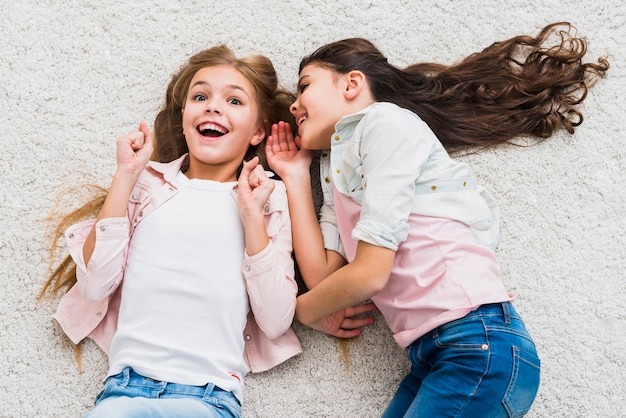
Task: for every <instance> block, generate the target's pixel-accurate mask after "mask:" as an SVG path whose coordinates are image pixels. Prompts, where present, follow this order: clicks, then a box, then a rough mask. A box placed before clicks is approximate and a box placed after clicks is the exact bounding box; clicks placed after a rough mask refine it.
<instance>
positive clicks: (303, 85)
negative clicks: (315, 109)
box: [298, 84, 309, 94]
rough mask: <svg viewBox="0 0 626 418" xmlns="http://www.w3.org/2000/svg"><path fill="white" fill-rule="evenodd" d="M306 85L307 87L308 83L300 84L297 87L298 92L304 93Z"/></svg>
mask: <svg viewBox="0 0 626 418" xmlns="http://www.w3.org/2000/svg"><path fill="white" fill-rule="evenodd" d="M307 87H309V85H308V84H300V87H299V88H298V91H300V94H302V93H304V90H306V88H307Z"/></svg>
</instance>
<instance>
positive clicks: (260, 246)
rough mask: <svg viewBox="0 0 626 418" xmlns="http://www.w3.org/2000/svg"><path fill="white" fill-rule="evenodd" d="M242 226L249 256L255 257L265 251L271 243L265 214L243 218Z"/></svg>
mask: <svg viewBox="0 0 626 418" xmlns="http://www.w3.org/2000/svg"><path fill="white" fill-rule="evenodd" d="M242 224H243V231H244V237H245V245H246V253H247V254H248V255H249V256H253V255H255V254H258V253H260V252H261V251H263V250H264V249H265V248H266V247H267V246H268V244H269V243H270V239H269V236H268V235H267V229H266V227H265V218H264V215H263V213H261V212H259V213H258V214H254V215H245V216H243V217H242Z"/></svg>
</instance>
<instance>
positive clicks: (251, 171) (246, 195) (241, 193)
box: [237, 157, 274, 216]
mask: <svg viewBox="0 0 626 418" xmlns="http://www.w3.org/2000/svg"><path fill="white" fill-rule="evenodd" d="M273 190H274V182H273V181H272V180H271V179H270V178H269V177H268V176H267V173H266V172H265V170H263V166H262V165H261V164H259V158H258V157H254V158H253V159H251V160H250V161H247V162H244V163H243V168H242V169H241V174H240V175H239V180H238V183H237V200H238V204H239V212H240V214H241V215H242V216H247V215H254V214H262V210H263V207H264V206H265V204H266V203H267V201H268V199H269V197H270V195H271V194H272V191H273Z"/></svg>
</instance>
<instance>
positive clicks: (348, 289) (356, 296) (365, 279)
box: [296, 241, 395, 325]
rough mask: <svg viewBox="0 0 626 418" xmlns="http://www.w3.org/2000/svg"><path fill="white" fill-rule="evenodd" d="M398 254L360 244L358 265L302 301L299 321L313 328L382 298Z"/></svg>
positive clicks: (350, 266) (298, 308)
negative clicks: (321, 320) (314, 325)
mask: <svg viewBox="0 0 626 418" xmlns="http://www.w3.org/2000/svg"><path fill="white" fill-rule="evenodd" d="M394 257H395V251H392V250H390V249H387V248H382V247H378V246H375V245H371V244H367V243H364V242H361V241H360V242H359V243H358V247H357V255H356V257H355V259H354V261H352V262H350V263H349V264H347V265H345V266H344V267H342V268H340V269H339V270H337V271H336V272H334V273H333V274H331V275H330V276H329V277H328V278H326V279H325V280H323V281H321V282H320V283H319V284H318V285H317V286H316V287H315V288H313V289H311V290H309V291H308V292H307V293H304V294H303V295H301V296H299V297H298V303H297V306H296V318H297V319H298V320H299V321H300V322H302V323H303V324H305V325H311V324H313V323H314V322H317V321H319V320H320V319H322V318H323V317H325V316H328V315H331V314H333V313H335V312H337V311H340V310H342V309H345V308H349V307H352V306H356V305H358V304H360V303H362V302H365V301H366V300H368V299H370V298H371V297H373V296H375V295H376V294H378V293H379V292H380V291H381V290H382V289H383V288H384V287H385V286H386V284H387V282H388V281H389V275H390V273H391V267H392V265H393V260H394Z"/></svg>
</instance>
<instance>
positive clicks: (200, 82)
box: [189, 80, 249, 96]
mask: <svg viewBox="0 0 626 418" xmlns="http://www.w3.org/2000/svg"><path fill="white" fill-rule="evenodd" d="M203 85H209V83H207V82H206V81H204V80H198V81H196V82H195V83H193V84H192V85H191V86H189V89H192V88H193V87H196V86H203ZM226 88H229V89H231V90H239V91H241V92H242V93H244V94H245V95H246V96H249V95H248V92H247V91H246V89H244V88H243V87H242V86H240V85H239V84H228V85H227V86H226Z"/></svg>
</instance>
